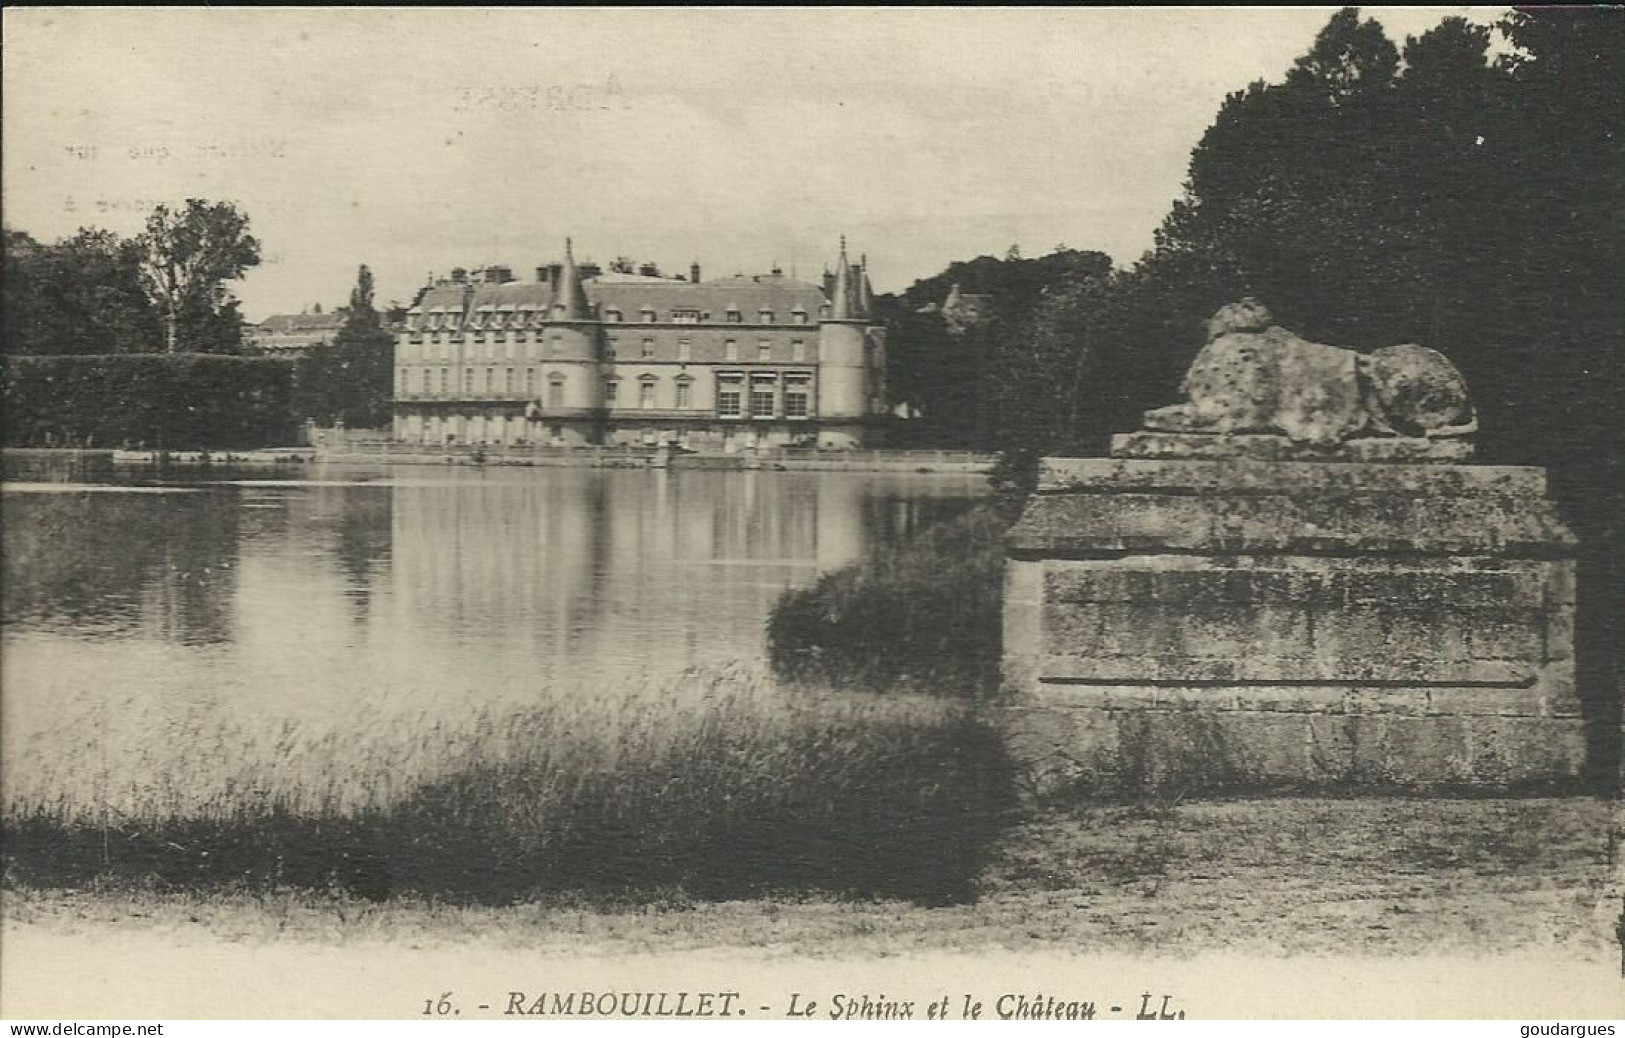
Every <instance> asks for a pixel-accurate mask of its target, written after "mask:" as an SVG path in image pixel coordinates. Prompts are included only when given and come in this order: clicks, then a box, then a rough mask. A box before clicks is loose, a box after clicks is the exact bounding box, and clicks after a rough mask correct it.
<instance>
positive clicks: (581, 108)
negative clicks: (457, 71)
mask: <svg viewBox="0 0 1625 1038" xmlns="http://www.w3.org/2000/svg"><path fill="white" fill-rule="evenodd" d="M631 107H632V105H631V102H629V101H628V100H627V97H626V91H625V90H623V89H622V88H621V84H620V81H619V80H617V79H616V78H615V77H614V76H613V75H612V76H610V77H609V78H608V79H606V80H604V81H603V82H602V83H576V84H574V85H565V84H560V83H554V84H552V85H545V84H531V85H512V84H503V85H489V84H488V85H484V86H481V85H474V84H469V85H465V86H460V87H458V88H457V95H456V101H455V102H454V103H453V105H452V110H453V111H458V112H473V111H480V110H484V109H495V110H497V111H501V112H610V111H625V110H627V109H630V108H631Z"/></svg>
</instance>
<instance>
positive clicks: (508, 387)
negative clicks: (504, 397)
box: [502, 368, 513, 396]
mask: <svg viewBox="0 0 1625 1038" xmlns="http://www.w3.org/2000/svg"><path fill="white" fill-rule="evenodd" d="M502 390H503V392H505V393H507V394H508V395H509V396H513V369H512V368H509V369H508V375H507V378H506V379H505V380H504V382H503V386H502Z"/></svg>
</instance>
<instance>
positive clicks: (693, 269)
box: [688, 260, 700, 285]
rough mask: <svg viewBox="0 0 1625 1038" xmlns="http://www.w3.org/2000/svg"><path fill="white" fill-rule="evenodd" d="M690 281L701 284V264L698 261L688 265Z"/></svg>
mask: <svg viewBox="0 0 1625 1038" xmlns="http://www.w3.org/2000/svg"><path fill="white" fill-rule="evenodd" d="M688 279H689V280H690V281H692V282H694V283H695V284H696V285H697V284H699V283H700V263H699V261H698V260H695V261H694V262H693V263H690V264H689V265H688Z"/></svg>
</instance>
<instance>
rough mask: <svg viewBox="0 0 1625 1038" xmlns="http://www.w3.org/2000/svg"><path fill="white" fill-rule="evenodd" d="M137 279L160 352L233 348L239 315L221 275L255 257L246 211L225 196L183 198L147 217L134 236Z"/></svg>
mask: <svg viewBox="0 0 1625 1038" xmlns="http://www.w3.org/2000/svg"><path fill="white" fill-rule="evenodd" d="M137 242H138V243H139V246H140V253H141V267H140V269H141V284H142V287H143V288H144V289H145V290H146V293H147V296H148V298H149V299H151V300H152V304H153V306H154V307H155V308H156V309H157V311H158V315H159V319H160V321H161V322H162V327H163V336H164V338H163V343H164V349H165V351H166V352H169V353H175V352H183V351H185V352H196V353H237V352H240V350H241V347H242V331H241V321H240V320H239V319H238V316H237V312H236V307H235V305H234V304H235V300H234V299H233V297H232V295H231V291H230V289H229V287H228V284H227V283H228V282H231V281H235V280H237V279H238V278H240V277H242V276H243V274H245V273H246V272H247V271H248V270H249V269H251V268H253V267H255V266H257V265H258V264H259V261H260V245H259V242H258V241H257V240H256V239H255V238H254V237H253V236H252V235H250V234H249V233H248V217H247V216H246V215H245V214H244V213H242V212H240V211H238V209H237V208H236V207H235V206H233V205H232V204H231V203H229V202H207V201H204V200H203V199H198V198H189V199H187V201H186V205H185V206H184V207H183V208H181V209H180V210H172V209H170V208H169V207H168V206H166V205H160V206H158V208H156V209H154V210H153V212H152V215H151V216H149V217H148V218H147V228H146V232H145V233H144V234H142V235H141V237H140V238H138V239H137Z"/></svg>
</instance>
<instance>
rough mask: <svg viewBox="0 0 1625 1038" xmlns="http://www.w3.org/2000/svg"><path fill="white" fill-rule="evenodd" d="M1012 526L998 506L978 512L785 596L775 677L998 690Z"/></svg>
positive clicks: (775, 636) (771, 622) (773, 626)
mask: <svg viewBox="0 0 1625 1038" xmlns="http://www.w3.org/2000/svg"><path fill="white" fill-rule="evenodd" d="M1010 521H1011V512H1010V509H1009V508H1008V507H1006V506H1003V505H1001V504H1000V503H999V502H994V501H989V502H985V503H982V504H978V505H976V506H974V507H972V508H971V509H970V510H968V511H967V512H965V513H963V514H962V515H959V516H957V517H955V518H952V519H948V520H945V521H943V522H940V523H937V524H936V525H934V526H930V527H927V528H926V529H925V530H924V531H922V532H921V533H919V534H918V535H916V536H915V537H914V538H913V539H912V540H910V541H909V542H908V543H906V544H904V545H902V546H901V547H887V548H878V549H876V550H875V551H873V552H872V553H871V554H870V555H869V556H868V557H867V558H865V559H864V560H863V561H861V562H859V563H857V564H855V565H852V566H848V567H847V568H845V569H841V570H837V571H835V572H833V573H828V574H826V575H824V576H823V577H822V578H820V579H819V580H818V582H817V583H815V584H813V585H812V586H811V587H808V588H804V589H798V590H792V591H789V592H786V593H785V595H784V597H783V598H781V599H780V600H779V601H778V603H777V604H776V605H775V606H774V608H773V612H772V615H771V616H770V617H769V619H768V625H767V645H768V656H769V659H770V660H771V661H772V664H773V668H774V670H775V671H776V672H777V673H779V674H780V675H782V676H784V677H786V678H789V679H792V680H798V681H817V682H828V683H831V684H834V685H837V686H840V687H848V686H850V687H858V688H866V689H871V690H875V691H889V690H893V689H898V688H910V689H921V690H934V691H938V692H947V693H950V694H959V695H966V696H970V695H975V694H977V693H979V692H984V691H990V690H992V689H994V688H995V687H997V685H998V680H999V658H1000V653H1001V651H1002V626H1001V625H1002V618H1001V610H1002V608H1003V602H1004V534H1005V531H1006V530H1007V529H1008V528H1009V525H1010Z"/></svg>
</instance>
